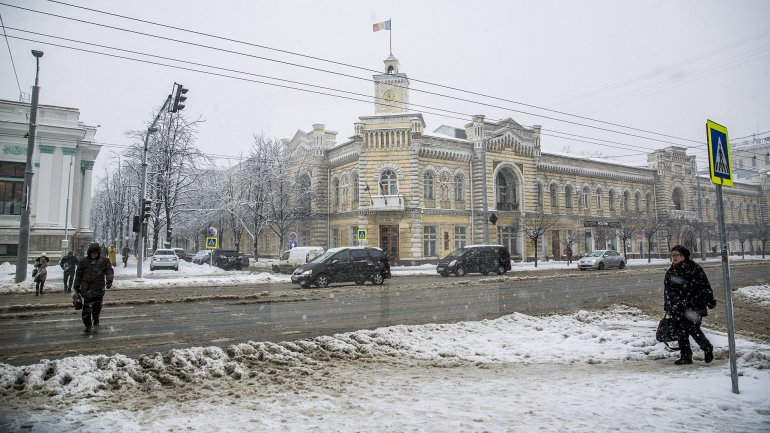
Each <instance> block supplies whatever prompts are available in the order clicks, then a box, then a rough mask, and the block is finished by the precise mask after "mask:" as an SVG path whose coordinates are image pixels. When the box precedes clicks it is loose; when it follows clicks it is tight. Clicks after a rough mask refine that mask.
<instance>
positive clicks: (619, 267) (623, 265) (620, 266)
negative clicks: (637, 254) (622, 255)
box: [618, 262, 626, 269]
mask: <svg viewBox="0 0 770 433" xmlns="http://www.w3.org/2000/svg"><path fill="white" fill-rule="evenodd" d="M625 267H626V262H620V264H619V265H618V269H623V268H625Z"/></svg>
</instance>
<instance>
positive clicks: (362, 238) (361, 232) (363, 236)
mask: <svg viewBox="0 0 770 433" xmlns="http://www.w3.org/2000/svg"><path fill="white" fill-rule="evenodd" d="M358 240H359V241H365V240H366V230H364V229H360V230H358Z"/></svg>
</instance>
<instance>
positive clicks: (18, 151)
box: [3, 144, 27, 155]
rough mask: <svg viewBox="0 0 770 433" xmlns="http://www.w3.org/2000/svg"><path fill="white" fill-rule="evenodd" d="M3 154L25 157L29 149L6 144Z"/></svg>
mask: <svg viewBox="0 0 770 433" xmlns="http://www.w3.org/2000/svg"><path fill="white" fill-rule="evenodd" d="M3 153H7V154H9V155H24V154H26V153H27V148H26V147H25V146H14V145H12V144H6V145H5V146H3Z"/></svg>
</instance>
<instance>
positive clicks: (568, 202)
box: [564, 185, 572, 209]
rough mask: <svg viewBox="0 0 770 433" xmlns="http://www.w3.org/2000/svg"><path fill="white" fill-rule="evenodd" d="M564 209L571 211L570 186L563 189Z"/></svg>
mask: <svg viewBox="0 0 770 433" xmlns="http://www.w3.org/2000/svg"><path fill="white" fill-rule="evenodd" d="M564 207H565V208H567V209H572V186H571V185H567V186H565V187H564Z"/></svg>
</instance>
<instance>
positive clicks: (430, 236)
mask: <svg viewBox="0 0 770 433" xmlns="http://www.w3.org/2000/svg"><path fill="white" fill-rule="evenodd" d="M437 231H438V230H437V229H436V226H425V227H423V236H422V242H423V252H422V254H423V256H424V257H436V256H437V254H436V243H437Z"/></svg>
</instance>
